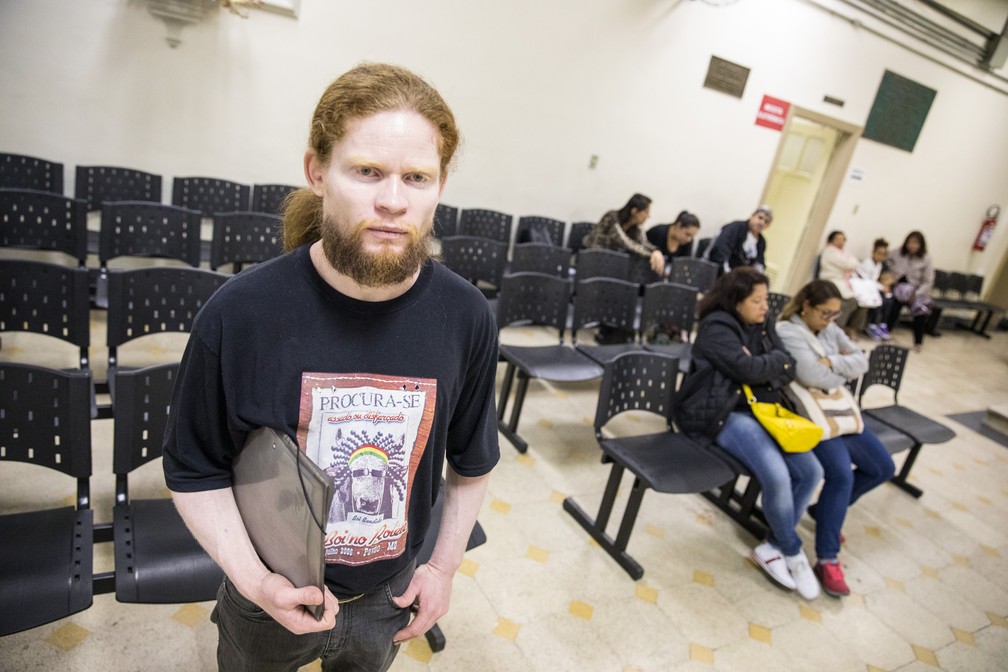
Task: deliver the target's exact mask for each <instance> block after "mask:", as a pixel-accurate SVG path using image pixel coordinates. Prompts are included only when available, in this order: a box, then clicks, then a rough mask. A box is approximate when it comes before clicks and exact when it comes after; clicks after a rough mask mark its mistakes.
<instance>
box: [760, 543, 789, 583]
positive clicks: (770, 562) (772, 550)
mask: <svg viewBox="0 0 1008 672" xmlns="http://www.w3.org/2000/svg"><path fill="white" fill-rule="evenodd" d="M749 557H750V558H752V561H753V562H755V563H756V566H757V567H759V568H760V569H762V570H763V571H764V572H766V573H767V576H769V577H770V578H771V579H773V580H774V581H776V582H777V583H779V584H780V585H782V586H784V587H785V588H787V589H788V590H794V589H795V580H794V579H793V578H791V571H790V570H789V569H788V566H787V563H786V562H785V561H784V554H783V553H781V552H780V549H779V548H777V547H776V546H774V545H773V544H771V543H768V542H763V543H762V544H760V545H759V546H757V547H756V548H754V549H753V550H752V553H750V554H749Z"/></svg>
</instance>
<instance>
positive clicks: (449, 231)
mask: <svg viewBox="0 0 1008 672" xmlns="http://www.w3.org/2000/svg"><path fill="white" fill-rule="evenodd" d="M458 218H459V209H458V208H456V207H455V206H454V205H446V204H444V203H438V205H437V208H436V209H435V210H434V237H435V238H439V239H441V238H447V237H448V236H455V235H458Z"/></svg>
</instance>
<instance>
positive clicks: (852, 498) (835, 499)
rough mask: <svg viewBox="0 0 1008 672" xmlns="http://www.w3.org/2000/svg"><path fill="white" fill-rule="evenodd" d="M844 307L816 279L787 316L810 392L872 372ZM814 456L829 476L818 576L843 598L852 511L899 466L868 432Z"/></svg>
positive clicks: (785, 338)
mask: <svg viewBox="0 0 1008 672" xmlns="http://www.w3.org/2000/svg"><path fill="white" fill-rule="evenodd" d="M840 306H841V297H840V292H839V290H837V288H836V285H834V284H833V283H832V282H830V281H828V280H813V281H812V282H810V283H809V284H807V285H805V286H804V287H802V288H801V289H800V290H799V291H798V293H797V294H795V296H794V298H792V299H791V301H789V302H788V304H787V305H786V306H785V307H784V310H782V311H781V314H780V322H778V323H777V335H778V336H780V339H781V341H782V342H783V343H784V347H785V348H786V349H787V351H788V352H789V353H791V356H792V357H794V359H795V380H796V381H797V382H798V383H800V384H801V385H803V386H805V387H809V388H819V389H823V390H832V389H834V388H836V387H839V386H841V385H844V384H846V382H847V381H848V380H850V379H852V378H857V377H859V376H861V375H862V374H864V372H865V371H867V370H868V358H867V357H866V356H865V354H864V352H863V351H861V349H860V348H858V347H857V346H855V345H854V344H853V343H852V342H851V340H850V339H849V338H848V337H847V334H845V333H844V331H843V329H841V328H840V327H838V326H837V325H836V323H835V320H836V318H837V316H838V315H839V314H840ZM813 453H814V454H815V456H816V457H817V458H818V459H819V462H820V463H821V464H822V467H823V472H824V474H825V480H824V483H823V488H822V491H821V492H820V493H819V501H818V502H817V503H816V504H814V505H812V506H811V507H809V514H811V515H812V517H813V518H814V519H815V521H816V556H817V561H816V564H815V566H814V567H813V571H814V572H815V575H816V576H817V577H818V578H819V581H820V583H822V586H823V590H824V591H826V593H827V594H829V595H832V596H834V597H840V596H842V595H847V594H848V593H849V592H850V591H849V589H848V588H847V583H846V581H845V580H844V575H843V570H842V569H841V567H840V563H839V561H838V560H837V554H838V553H839V552H840V542H841V539H842V535H841V534H840V528H841V527H842V526H843V522H844V518H845V517H846V515H847V508H848V507H849V506H850V505H851V504H853V503H854V502H856V501H857V499H858V498H859V497H860V496H861V495H863V494H864V493H866V492H868V491H869V490H871V489H872V488H874V487H875V486H877V485H880V484H882V483H885V482H886V481H888V480H889V479H890V478H892V476H893V473H895V471H896V467H895V465H894V464H893V461H892V457H890V456H889V451H887V450H886V449H885V446H883V445H882V442H881V441H879V439H878V437H877V436H875V434H873V433H872V431H871V430H870V429H868V428H865V429H864V431H862V432H861V433H860V434H844V435H841V436H837V437H835V438H832V439H826V440H823V441H821V442H820V443H819V445H817V446H816V447H815V448H814V449H813ZM851 465H853V466H854V469H853V471H852V470H851Z"/></svg>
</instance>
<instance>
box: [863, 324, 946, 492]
mask: <svg viewBox="0 0 1008 672" xmlns="http://www.w3.org/2000/svg"><path fill="white" fill-rule="evenodd" d="M907 352H908V351H907V349H906V348H903V347H900V346H898V345H893V344H891V343H883V344H880V345H877V346H876V347H875V349H874V350H872V351H871V354H870V355H869V356H868V372H867V373H865V375H864V377H863V378H862V380H861V391H860V396H859V398H858V401H859V402H860V400H861V399H862V398H863V397H864V394H865V392H866V391H867V390H868V389H869V388H870V387H871V386H873V385H884V386H886V387H888V388H890V389H891V390H892V395H893V403H892V404H890V405H888V406H881V407H877V408H865V409H863V410H862V413H863V415H865V416H868V417H871V418H873V419H874V420H877V421H879V422H881V423H882V424H884V425H888V426H889V427H891V428H892V429H894V430H896V431H898V432H900V433H902V434H905V435H906V436H907V437H908V438H909V439H910V441H911V442H912V443H911V445H910V446H909V451H910V452H909V454H908V455H907V458H906V460H905V461H904V462H903V467H902V468H901V469H900V471H899V473H898V474H896V476H894V477H893V479H892V482H893V483H895V484H896V485H898V486H899V487H901V488H902V489H903V490H905V491H906V492H908V493H910V494H911V495H913V496H914V497H920V496H921V494H923V493H922V491H921V489H920V488H918V487H916V486H913V485H911V484H910V483H908V482H907V478H908V477H909V476H910V470H911V469H912V468H913V465H914V462H915V461H916V460H917V456H918V454H920V450H921V448H922V447H923V446H924V444H928V443H945V442H946V441H951V440H952V439H954V438H955V435H956V434H955V432H953V431H952V430H951V429H949V428H948V427H946V426H945V425H943V424H941V423H939V422H935V421H934V420H932V419H931V418H929V417H927V416H925V415H922V414H920V413H918V412H917V411H914V410H913V409H910V408H908V407H906V406H903V405H901V404H900V403H899V399H898V395H899V388H900V383H901V382H902V380H903V371H904V368H905V367H906V361H907ZM883 443H885V441H883ZM887 448H888V445H887ZM889 450H890V452H896V451H895V450H894V449H893V448H890V449H889Z"/></svg>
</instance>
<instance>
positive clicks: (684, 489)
mask: <svg viewBox="0 0 1008 672" xmlns="http://www.w3.org/2000/svg"><path fill="white" fill-rule="evenodd" d="M678 369H679V363H678V362H677V361H676V359H675V358H674V357H668V356H666V355H661V354H657V353H649V352H629V353H625V354H623V355H620V356H619V357H617V358H616V359H614V360H613V361H612V362H610V363H609V364H607V365H606V369H605V375H604V377H603V379H602V387H601V390H600V391H599V399H598V404H597V406H596V410H595V438H596V439H597V440H598V442H599V446H600V447H601V448H602V452H603V454H604V455H605V456H606V457H607V458H609V459H610V460H611V461H612V468H611V470H610V472H609V480H608V482H607V484H606V488H605V493H604V494H603V495H602V502H601V504H600V505H599V512H598V515H597V516H596V517H595V519H594V520H593V519H592V518H591V517H590V516H588V514H587V513H585V511H584V510H583V509H582V508H581V507H580V506H579V505H578V504H577V503H576V502H575V501H574V498H573V497H568V498H567V499H565V500H564V503H563V508H564V510H565V511H567V513H569V514H570V515H571V516H572V517H573V518H574V520H576V521H577V522H578V523H579V524H580V525H581V527H583V528H584V529H585V531H587V532H588V534H589V535H591V537H592V538H593V539H594V540H595V541H596V542H598V544H599V545H600V546H602V548H603V549H604V550H605V551H606V553H608V554H609V555H610V556H611V557H612V558H613V559H614V560H615V561H616V562H617V563H619V565H620V567H622V568H623V569H624V570H625V571H626V572H627V574H629V575H630V576H631V577H633V578H634V579H635V580H636V579H639V578H641V577H642V576H643V575H644V568H643V567H641V565H640V564H639V563H638V562H637V561H636V560H634V558H633V557H631V556H630V554H629V553H627V551H626V548H627V543H628V542H629V540H630V534H631V532H632V531H633V526H634V523H635V522H636V519H637V513H638V511H639V510H640V505H641V501H642V500H643V498H644V493H645V492H646V491H647V490H648V489H649V488H650V489H652V490H654V491H655V492H662V493H670V494H673V493H674V494H682V493H700V492H704V491H707V490H710V489H711V488H714V487H716V486H719V485H721V484H723V483H726V482H728V481H731V479H732V477H733V476H734V474H733V473H732V471H731V469H729V468H728V466H727V465H726V464H725V463H724V462H722V461H721V460H719V459H718V458H717V457H715V456H714V455H712V454H711V453H709V452H708V451H706V450H704V448H703V447H702V446H701V445H700V444H698V443H697V442H695V441H693V440H692V439H690V438H689V437H687V436H686V435H684V434H679V433H677V432H675V431H673V429H672V427H671V425H669V426H668V429H667V431H663V432H657V433H652V434H643V435H636V436H618V437H613V438H606V437H605V436H604V435H603V433H602V429H603V427H604V426H605V425H606V424H607V423H608V422H609V420H611V419H612V418H614V417H616V416H617V415H619V414H621V413H623V412H626V411H642V412H649V413H654V414H657V415H659V416H661V417H663V418H665V419H666V422H668V418H670V417H672V412H673V404H674V400H675V380H676V375H677V373H678ZM624 471H630V473H631V474H633V476H634V483H633V488H632V489H631V490H630V495H629V498H628V500H627V504H626V508H625V509H624V512H623V519H622V522H621V523H620V526H619V531H618V532H617V534H616V537H615V539H614V538H613V537H611V536H609V535H608V534H607V533H606V527H607V525H608V523H609V517H610V515H611V513H612V510H613V506H614V504H615V501H616V495H617V494H618V491H619V486H620V481H621V480H622V477H623V472H624Z"/></svg>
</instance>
